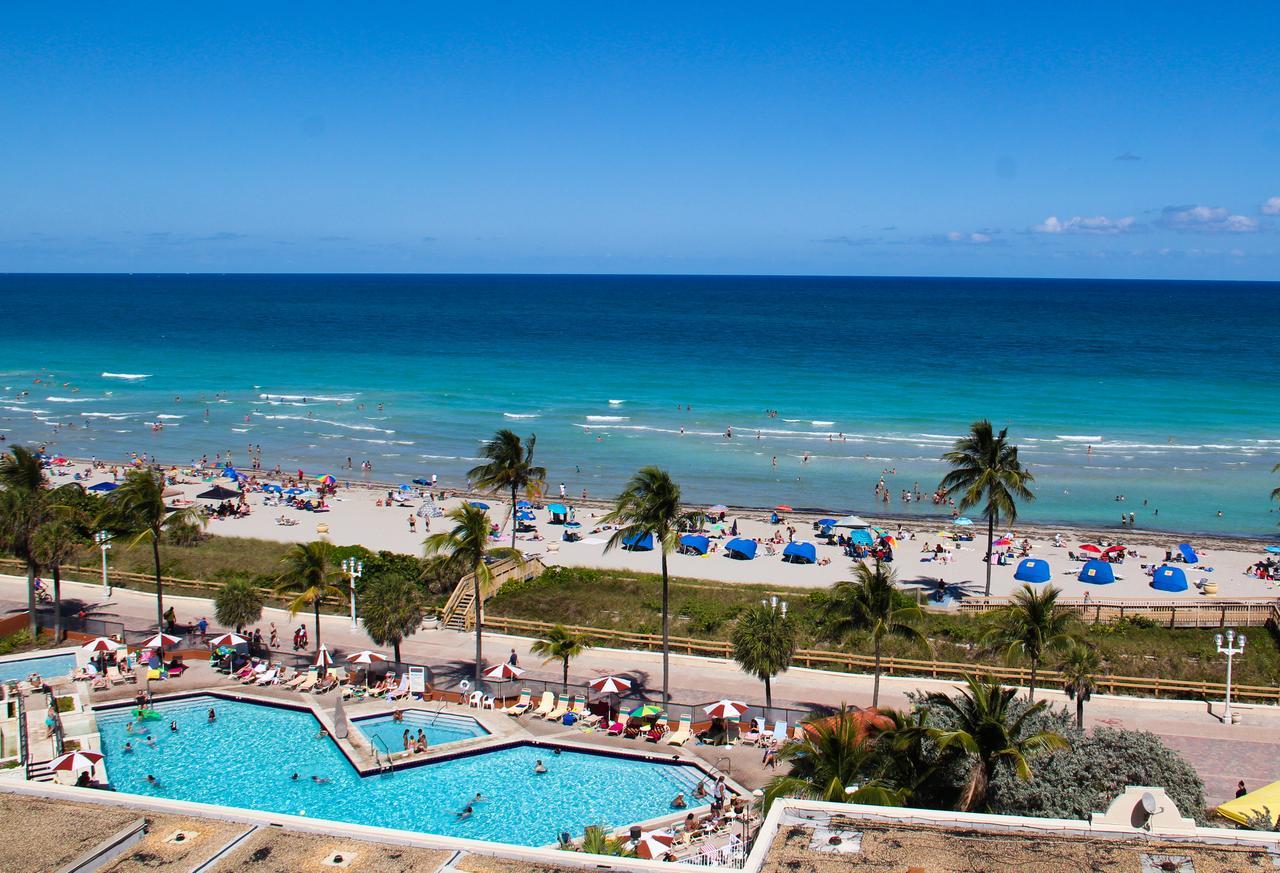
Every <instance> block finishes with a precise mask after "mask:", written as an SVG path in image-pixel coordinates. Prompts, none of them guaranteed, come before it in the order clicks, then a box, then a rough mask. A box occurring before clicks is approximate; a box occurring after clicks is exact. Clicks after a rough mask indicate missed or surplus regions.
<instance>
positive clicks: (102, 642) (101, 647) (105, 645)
mask: <svg viewBox="0 0 1280 873" xmlns="http://www.w3.org/2000/svg"><path fill="white" fill-rule="evenodd" d="M80 648H82V649H84V650H85V651H86V652H95V653H96V652H114V651H115V650H116V649H118V648H120V644H119V643H117V642H116V641H115V640H113V639H109V638H108V637H98V638H97V639H94V640H89V642H87V643H85V644H84V645H83V646H81V647H80Z"/></svg>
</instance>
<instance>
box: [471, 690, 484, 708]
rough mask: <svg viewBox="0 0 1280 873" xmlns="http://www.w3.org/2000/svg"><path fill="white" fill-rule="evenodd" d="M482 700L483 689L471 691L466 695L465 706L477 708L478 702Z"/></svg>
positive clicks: (478, 706)
mask: <svg viewBox="0 0 1280 873" xmlns="http://www.w3.org/2000/svg"><path fill="white" fill-rule="evenodd" d="M483 701H484V692H483V691H472V692H471V693H470V694H469V695H467V707H468V708H469V709H479V708H480V704H481V703H482V702H483Z"/></svg>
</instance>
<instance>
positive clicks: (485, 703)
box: [480, 694, 498, 709]
mask: <svg viewBox="0 0 1280 873" xmlns="http://www.w3.org/2000/svg"><path fill="white" fill-rule="evenodd" d="M497 705H498V698H496V697H494V696H493V695H492V694H486V695H485V696H484V700H481V701H480V708H481V709H495V708H496V707H497Z"/></svg>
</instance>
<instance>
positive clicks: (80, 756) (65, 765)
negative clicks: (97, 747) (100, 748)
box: [49, 752, 102, 773]
mask: <svg viewBox="0 0 1280 873" xmlns="http://www.w3.org/2000/svg"><path fill="white" fill-rule="evenodd" d="M101 760H102V755H101V754H99V753H98V752H67V754H65V755H59V756H58V757H56V758H54V759H53V760H52V761H50V762H49V769H50V770H54V771H57V772H59V773H79V772H81V771H83V770H92V769H93V767H94V765H95V764H97V763H98V762H99V761H101Z"/></svg>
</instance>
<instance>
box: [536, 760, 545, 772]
mask: <svg viewBox="0 0 1280 873" xmlns="http://www.w3.org/2000/svg"><path fill="white" fill-rule="evenodd" d="M533 772H534V773H545V772H547V767H546V765H545V764H543V763H542V759H541V758H539V759H538V763H536V764H534V765H533Z"/></svg>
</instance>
